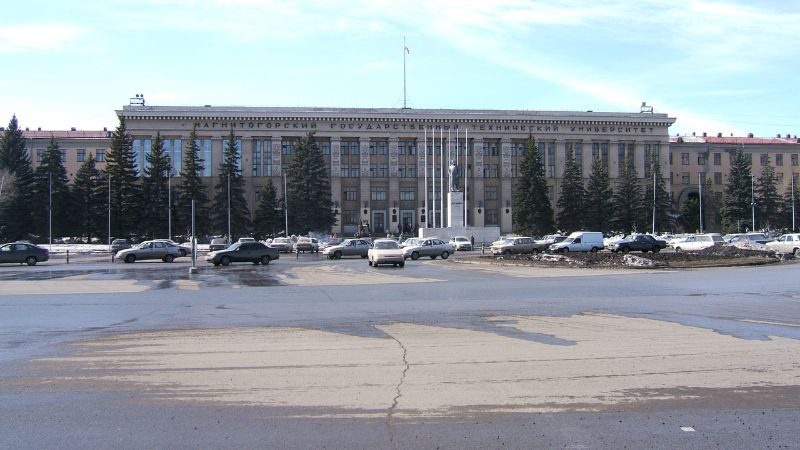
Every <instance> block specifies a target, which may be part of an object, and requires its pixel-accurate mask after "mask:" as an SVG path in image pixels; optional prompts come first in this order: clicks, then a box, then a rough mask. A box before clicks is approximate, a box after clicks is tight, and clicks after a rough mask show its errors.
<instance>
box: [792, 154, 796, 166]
mask: <svg viewBox="0 0 800 450" xmlns="http://www.w3.org/2000/svg"><path fill="white" fill-rule="evenodd" d="M792 165H793V166H796V165H797V153H795V154H793V155H792Z"/></svg>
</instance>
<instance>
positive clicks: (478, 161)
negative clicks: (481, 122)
mask: <svg viewBox="0 0 800 450" xmlns="http://www.w3.org/2000/svg"><path fill="white" fill-rule="evenodd" d="M470 180H472V192H471V196H470V205H469V207H470V209H471V210H472V222H473V226H475V227H484V226H485V224H486V205H484V192H483V137H473V138H472V177H470Z"/></svg>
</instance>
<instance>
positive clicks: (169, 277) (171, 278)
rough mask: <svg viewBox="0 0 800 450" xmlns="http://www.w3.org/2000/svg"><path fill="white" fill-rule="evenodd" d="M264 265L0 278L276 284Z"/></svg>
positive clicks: (156, 284) (159, 285) (155, 285)
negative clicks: (191, 271) (194, 269)
mask: <svg viewBox="0 0 800 450" xmlns="http://www.w3.org/2000/svg"><path fill="white" fill-rule="evenodd" d="M264 269H265V268H264V267H251V266H241V267H234V266H231V267H226V268H217V267H199V268H198V273H196V274H193V275H189V273H188V271H189V269H188V268H187V267H175V268H164V267H158V268H153V269H150V268H147V269H123V268H113V269H101V270H43V271H36V272H33V271H28V272H21V271H19V272H18V271H15V272H6V273H0V281H2V280H25V281H36V280H57V279H63V278H73V277H83V278H85V279H86V280H136V281H138V282H140V283H141V284H145V285H148V286H150V287H151V288H152V289H169V288H174V287H175V282H176V281H179V280H187V281H195V282H199V283H200V285H201V286H202V287H224V286H234V285H238V286H246V287H267V286H280V285H281V283H280V282H279V281H278V280H277V278H276V277H275V276H274V274H273V273H272V272H271V271H268V269H267V270H264Z"/></svg>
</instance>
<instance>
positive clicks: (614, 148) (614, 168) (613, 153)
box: [608, 140, 622, 180]
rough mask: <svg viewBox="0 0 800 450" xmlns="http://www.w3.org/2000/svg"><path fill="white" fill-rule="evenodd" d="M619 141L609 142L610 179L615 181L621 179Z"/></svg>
mask: <svg viewBox="0 0 800 450" xmlns="http://www.w3.org/2000/svg"><path fill="white" fill-rule="evenodd" d="M621 163H622V161H620V160H619V141H617V140H611V141H608V178H610V179H612V180H615V179H618V178H619V165H620V164H621Z"/></svg>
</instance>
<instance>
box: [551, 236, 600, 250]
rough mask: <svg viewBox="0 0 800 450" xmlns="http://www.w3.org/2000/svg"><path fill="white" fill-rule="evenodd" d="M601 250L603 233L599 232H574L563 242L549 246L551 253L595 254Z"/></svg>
mask: <svg viewBox="0 0 800 450" xmlns="http://www.w3.org/2000/svg"><path fill="white" fill-rule="evenodd" d="M602 249H603V233H601V232H599V231H576V232H574V233H572V234H570V235H569V236H568V237H567V238H566V239H564V240H563V241H561V242H559V243H557V244H553V245H551V246H550V251H551V252H553V253H567V252H596V251H598V250H602Z"/></svg>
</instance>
